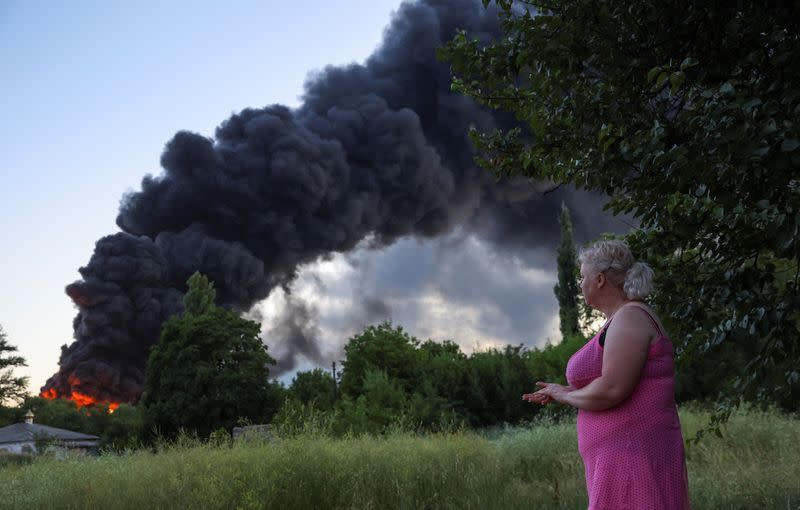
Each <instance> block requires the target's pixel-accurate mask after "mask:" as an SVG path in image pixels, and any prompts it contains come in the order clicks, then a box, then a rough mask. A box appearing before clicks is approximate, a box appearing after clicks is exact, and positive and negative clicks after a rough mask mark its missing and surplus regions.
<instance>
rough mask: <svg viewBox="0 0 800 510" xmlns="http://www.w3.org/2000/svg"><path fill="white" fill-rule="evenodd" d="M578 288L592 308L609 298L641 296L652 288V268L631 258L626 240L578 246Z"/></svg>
mask: <svg viewBox="0 0 800 510" xmlns="http://www.w3.org/2000/svg"><path fill="white" fill-rule="evenodd" d="M578 261H579V262H580V264H581V292H582V293H583V297H584V299H586V303H587V304H588V305H589V306H591V307H592V308H597V309H601V310H602V309H603V308H604V305H606V304H607V303H608V302H609V301H614V300H619V299H627V300H639V301H640V300H644V299H645V298H646V297H647V295H648V294H650V293H651V292H652V291H653V270H652V269H650V266H648V265H647V264H645V263H644V262H638V261H636V260H635V259H634V258H633V254H632V253H631V250H630V248H629V247H628V244H627V243H626V242H625V241H617V240H609V241H598V242H596V243H594V244H592V245H590V246H588V247H587V248H584V249H583V250H581V252H580V255H578Z"/></svg>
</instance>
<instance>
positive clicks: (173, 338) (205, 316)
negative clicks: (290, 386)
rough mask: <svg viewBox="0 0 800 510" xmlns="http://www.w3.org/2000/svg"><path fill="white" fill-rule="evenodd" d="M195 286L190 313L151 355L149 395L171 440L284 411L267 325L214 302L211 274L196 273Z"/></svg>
mask: <svg viewBox="0 0 800 510" xmlns="http://www.w3.org/2000/svg"><path fill="white" fill-rule="evenodd" d="M188 285H189V289H188V291H187V293H186V296H185V297H184V307H185V310H184V312H183V313H182V314H180V315H176V316H173V317H172V318H170V319H169V320H167V321H166V322H165V323H164V325H163V327H162V330H161V337H160V339H159V341H158V342H157V343H156V344H155V345H154V346H153V347H152V349H151V351H150V358H149V361H148V365H147V371H146V374H145V383H144V391H143V394H142V404H143V405H144V406H145V407H146V408H147V411H148V415H149V416H150V419H151V420H152V422H153V424H154V425H155V426H156V427H158V429H159V430H160V432H161V433H162V434H164V435H166V436H172V435H174V434H176V433H177V432H178V431H179V430H180V429H185V430H187V431H194V432H197V433H198V434H200V435H201V436H207V435H208V434H209V433H211V432H212V431H214V430H217V429H218V428H220V427H224V428H226V429H231V428H233V427H234V426H235V425H236V424H237V422H238V421H239V420H240V419H247V420H250V421H253V422H261V421H264V420H266V419H268V418H269V417H270V416H271V414H272V413H273V412H274V411H275V410H276V407H277V403H276V402H275V401H274V400H275V399H274V398H273V397H274V392H273V388H272V385H271V384H270V381H269V365H270V364H274V363H275V360H274V359H272V357H270V356H269V354H267V347H266V346H265V345H264V343H263V342H262V341H261V339H260V338H259V333H260V326H259V324H258V323H256V322H253V321H249V320H247V319H244V318H241V317H239V316H238V315H237V314H235V313H234V312H232V311H230V310H227V309H225V308H222V307H219V306H216V305H214V295H215V292H214V287H213V284H212V283H211V282H210V281H209V280H208V278H206V277H205V276H203V275H200V274H199V273H195V274H194V275H192V277H191V278H189V281H188Z"/></svg>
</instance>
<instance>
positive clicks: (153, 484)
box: [0, 410, 800, 510]
mask: <svg viewBox="0 0 800 510" xmlns="http://www.w3.org/2000/svg"><path fill="white" fill-rule="evenodd" d="M681 417H682V420H683V425H684V431H685V434H686V435H687V437H688V436H689V435H693V434H694V431H695V430H697V429H698V428H699V427H700V426H701V425H702V424H703V423H704V420H706V417H705V416H704V415H703V414H702V413H701V412H698V411H690V410H683V411H682V412H681ZM687 455H688V461H689V479H690V484H691V496H692V502H693V505H694V508H695V509H699V510H704V509H725V510H730V509H754V508H759V509H760V508H767V509H772V508H775V509H798V508H800V482H798V480H800V420H798V419H796V418H794V419H793V418H789V417H786V416H782V415H779V414H776V413H761V412H757V411H752V410H750V411H742V412H739V413H737V414H735V415H734V416H733V418H732V419H731V421H730V423H729V424H728V426H727V432H726V435H725V438H724V439H719V438H716V437H709V438H707V439H705V440H704V441H703V442H702V443H701V444H700V445H692V446H691V447H690V448H689V450H688V452H687ZM0 487H2V497H0V508H15V509H19V508H25V509H38V508H42V509H44V508H47V509H50V508H122V509H125V508H131V509H136V510H141V509H143V508H220V509H221V508H225V509H228V508H302V509H305V508H326V509H327V508H342V509H344V508H354V509H355V508H358V509H379V508H380V509H382V508H403V509H405V508H407V509H421V508H431V509H433V508H436V509H439V508H453V509H456V508H457V509H462V508H464V509H466V508H476V509H484V508H485V509H495V508H498V509H501V508H507V509H517V508H519V509H523V508H524V509H546V508H547V509H549V508H569V509H585V508H586V495H585V488H584V481H583V468H582V465H581V462H580V458H579V457H578V454H577V444H576V439H575V425H574V424H571V423H564V424H556V425H553V424H545V423H543V424H538V425H536V426H533V427H531V428H517V429H508V430H504V431H500V432H498V433H495V434H492V435H490V436H485V435H479V434H476V433H471V432H465V433H457V434H447V435H432V436H424V437H423V436H419V435H413V434H405V433H395V434H392V435H390V436H388V437H385V438H371V437H362V438H352V439H333V438H329V437H325V436H319V435H313V434H306V435H300V436H299V437H294V438H285V439H278V440H276V441H273V442H271V443H258V444H255V443H250V444H241V443H237V444H234V445H233V446H210V445H198V444H196V443H192V442H191V441H185V442H184V443H183V444H175V445H171V446H170V447H168V448H166V449H164V450H163V451H160V452H158V453H150V452H146V451H137V452H131V453H129V454H126V455H121V456H119V455H110V454H109V455H102V456H100V457H92V458H74V459H67V460H49V459H37V460H36V461H35V462H33V463H30V464H27V465H25V464H22V465H6V466H5V467H3V468H2V469H0Z"/></svg>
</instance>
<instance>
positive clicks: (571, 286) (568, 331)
mask: <svg viewBox="0 0 800 510" xmlns="http://www.w3.org/2000/svg"><path fill="white" fill-rule="evenodd" d="M559 223H560V224H561V244H560V245H559V247H558V258H557V263H558V283H556V285H555V287H554V288H553V292H554V293H555V295H556V299H557V300H558V318H559V327H560V329H561V337H562V338H568V337H569V336H571V335H575V334H577V333H578V332H579V327H578V317H579V315H580V309H579V306H578V294H579V293H580V288H578V279H577V274H578V269H579V268H578V267H577V266H578V263H577V260H578V254H577V252H576V251H575V243H574V241H573V240H572V220H571V219H570V216H569V208H568V207H567V206H566V205H565V204H563V203H562V204H561V215H560V216H559Z"/></svg>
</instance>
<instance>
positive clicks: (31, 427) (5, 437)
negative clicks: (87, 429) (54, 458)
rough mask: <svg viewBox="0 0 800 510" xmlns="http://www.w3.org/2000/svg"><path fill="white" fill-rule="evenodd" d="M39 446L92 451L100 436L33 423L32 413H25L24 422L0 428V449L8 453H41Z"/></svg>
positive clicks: (83, 451) (84, 451)
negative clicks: (38, 450) (38, 449)
mask: <svg viewBox="0 0 800 510" xmlns="http://www.w3.org/2000/svg"><path fill="white" fill-rule="evenodd" d="M37 442H38V443H39V446H40V447H41V446H42V445H46V446H47V449H48V450H49V449H51V448H52V449H56V450H62V451H63V450H70V451H77V452H82V453H94V452H95V451H97V446H98V444H99V443H100V438H99V437H97V436H92V435H89V434H82V433H80V432H73V431H71V430H64V429H59V428H56V427H48V426H47V425H39V424H38V423H33V413H32V412H31V411H28V412H27V413H26V414H25V422H24V423H15V424H14V425H9V426H7V427H3V428H0V451H7V452H9V453H42V452H37V449H36V447H37Z"/></svg>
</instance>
